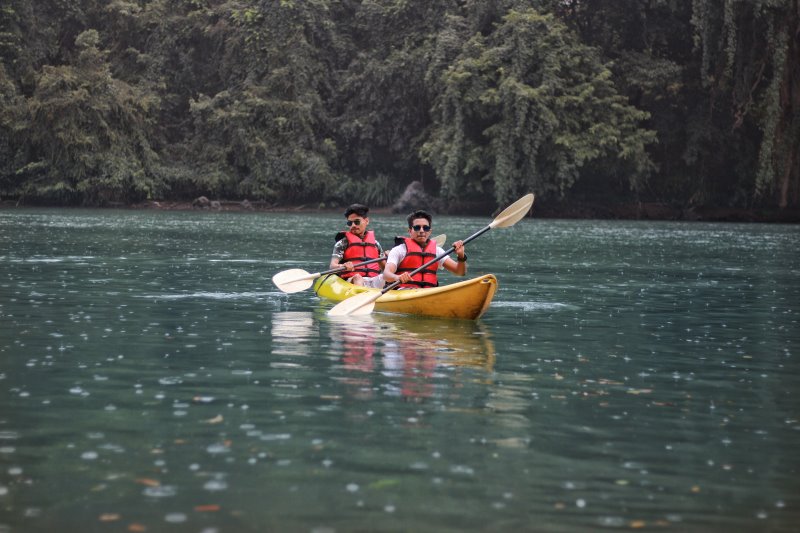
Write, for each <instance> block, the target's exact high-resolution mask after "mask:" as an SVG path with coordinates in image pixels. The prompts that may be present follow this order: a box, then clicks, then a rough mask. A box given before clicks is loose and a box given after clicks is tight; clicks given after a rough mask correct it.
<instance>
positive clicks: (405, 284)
mask: <svg viewBox="0 0 800 533" xmlns="http://www.w3.org/2000/svg"><path fill="white" fill-rule="evenodd" d="M406 221H407V222H408V235H409V236H408V237H406V238H404V239H403V241H404V242H403V243H402V244H399V245H397V246H395V247H394V248H392V249H391V250H390V251H389V255H388V256H387V257H386V268H385V269H384V270H383V278H384V280H385V281H386V282H387V283H394V282H395V281H397V280H400V284H399V285H398V286H397V288H398V289H419V288H425V287H436V286H437V285H439V281H438V279H437V276H436V271H437V270H438V269H439V268H446V269H447V270H449V271H450V272H452V273H453V274H455V275H456V276H463V275H465V274H466V273H467V254H466V253H465V251H464V243H463V242H462V241H456V242H454V243H453V248H454V249H455V252H456V259H455V260H453V259H451V258H450V257H448V256H446V255H445V252H444V250H443V249H442V248H441V247H440V246H438V245H437V244H436V241H432V240H430V235H431V230H432V229H433V228H432V226H433V224H432V222H433V217H431V215H430V214H429V213H426V212H425V211H414V212H413V213H411V214H410V215H408V218H406ZM440 255H441V256H444V257H443V258H442V259H441V260H440V261H439V262H438V265H437V264H436V263H434V264H433V265H430V266H429V267H427V268H425V269H423V270H421V271H420V272H417V273H416V274H414V275H413V276H412V275H411V272H412V271H414V270H416V269H418V268H419V267H421V266H422V265H424V264H425V263H427V262H428V261H430V260H431V259H433V258H434V257H437V256H440Z"/></svg>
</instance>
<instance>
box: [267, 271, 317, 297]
mask: <svg viewBox="0 0 800 533" xmlns="http://www.w3.org/2000/svg"><path fill="white" fill-rule="evenodd" d="M316 276H317V275H316V274H309V273H308V272H306V271H305V270H303V269H302V268H292V269H290V270H284V271H283V272H278V273H277V274H275V275H274V276H272V283H274V284H275V286H276V287H278V288H279V289H280V290H281V291H283V292H287V293H293V292H300V291H304V290H306V289H308V288H309V287H311V285H313V284H314V278H315V277H316Z"/></svg>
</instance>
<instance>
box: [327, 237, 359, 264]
mask: <svg viewBox="0 0 800 533" xmlns="http://www.w3.org/2000/svg"><path fill="white" fill-rule="evenodd" d="M345 240H346V239H342V240H340V241H337V242H336V244H334V245H333V254H332V255H331V264H330V266H329V267H328V268H339V267H341V266H343V267H345V268H347V270H353V262H352V261H347V262H346V263H342V259H344V241H345Z"/></svg>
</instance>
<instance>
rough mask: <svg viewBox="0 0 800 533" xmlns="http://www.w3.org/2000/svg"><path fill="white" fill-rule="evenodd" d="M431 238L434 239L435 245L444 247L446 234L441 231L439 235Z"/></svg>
mask: <svg viewBox="0 0 800 533" xmlns="http://www.w3.org/2000/svg"><path fill="white" fill-rule="evenodd" d="M433 240H434V241H436V246H438V247H440V248H444V245H445V244H446V243H447V235H445V234H444V233H442V234H441V235H437V236H436V237H434V238H433Z"/></svg>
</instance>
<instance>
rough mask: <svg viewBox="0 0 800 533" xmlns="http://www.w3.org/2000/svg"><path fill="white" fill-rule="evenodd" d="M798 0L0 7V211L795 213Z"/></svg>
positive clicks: (84, 1) (231, 0)
mask: <svg viewBox="0 0 800 533" xmlns="http://www.w3.org/2000/svg"><path fill="white" fill-rule="evenodd" d="M799 2H800V0H724V1H722V0H720V1H716V2H713V1H710V0H694V1H693V2H678V1H671V0H645V1H642V2H591V1H588V0H528V1H523V0H442V1H439V2H421V1H411V0H361V1H359V0H340V1H334V0H302V1H301V0H113V1H110V2H100V1H98V0H70V1H67V0H39V1H37V2H29V1H27V0H5V1H4V2H3V5H2V8H0V10H2V16H1V17H0V53H1V54H2V63H0V196H1V197H2V198H3V199H8V198H11V199H15V200H19V201H21V202H24V203H42V204H71V205H109V204H112V205H113V204H115V203H134V202H140V201H143V200H146V199H171V200H186V199H191V198H194V197H196V196H199V195H206V196H210V197H215V198H222V199H245V198H247V199H249V200H260V201H267V202H271V203H275V204H290V203H301V202H314V203H315V204H318V203H323V202H324V203H326V204H329V205H340V204H343V203H349V202H352V201H365V202H368V203H370V204H372V205H376V206H377V205H388V204H390V203H391V202H392V201H393V200H394V199H395V198H396V196H397V195H398V194H399V193H400V191H402V189H403V187H404V186H405V185H407V184H408V183H410V182H411V181H413V180H422V181H423V183H424V185H425V187H426V189H427V190H428V191H429V192H432V193H434V194H437V195H439V196H440V197H441V198H442V199H444V200H447V202H448V203H449V204H450V205H454V206H457V205H460V203H461V202H466V203H469V202H472V203H474V202H488V203H491V204H492V205H504V204H506V203H508V202H509V201H510V200H513V199H515V198H516V197H517V196H519V195H520V194H522V193H524V192H527V191H534V192H536V193H537V194H538V195H539V196H540V198H542V197H544V198H552V199H556V200H570V199H584V200H585V199H587V198H592V199H593V200H595V201H600V202H606V203H610V202H619V201H640V202H662V203H668V204H671V205H673V206H677V207H679V208H681V209H688V208H693V207H702V206H726V207H744V208H756V207H768V208H769V207H779V208H786V207H789V208H797V207H798V203H800V150H799V149H798V146H800V60H799V59H798V58H800V5H798V4H799Z"/></svg>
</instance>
